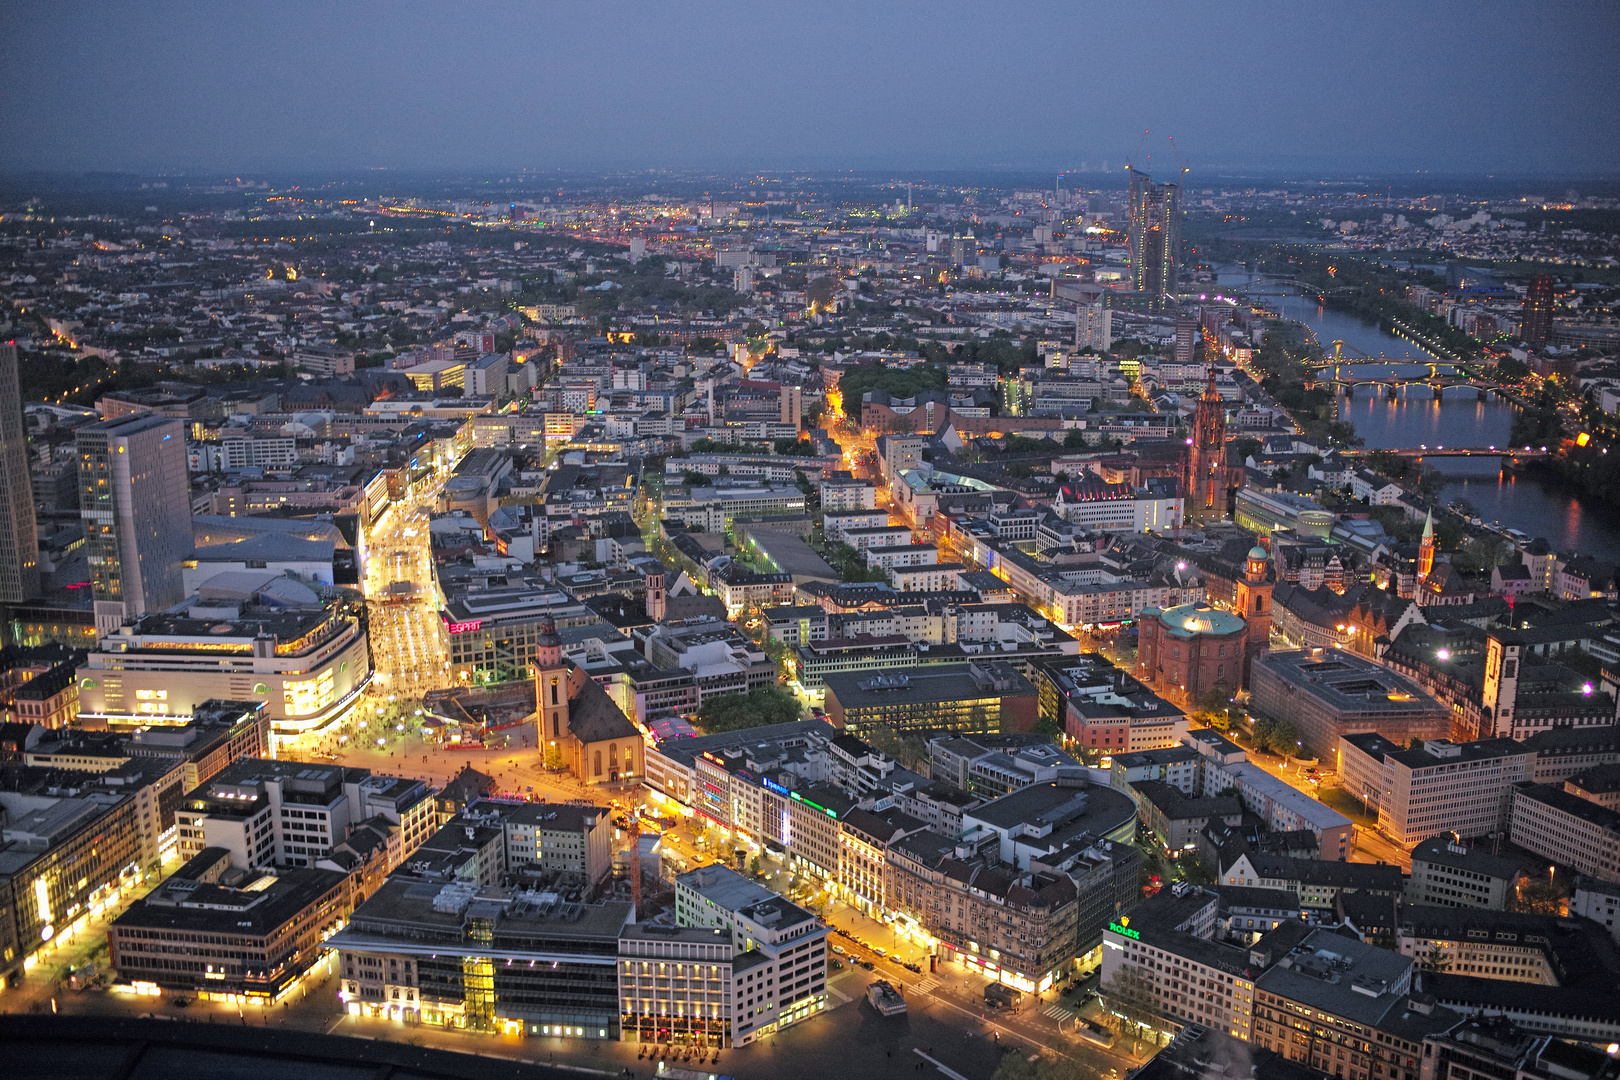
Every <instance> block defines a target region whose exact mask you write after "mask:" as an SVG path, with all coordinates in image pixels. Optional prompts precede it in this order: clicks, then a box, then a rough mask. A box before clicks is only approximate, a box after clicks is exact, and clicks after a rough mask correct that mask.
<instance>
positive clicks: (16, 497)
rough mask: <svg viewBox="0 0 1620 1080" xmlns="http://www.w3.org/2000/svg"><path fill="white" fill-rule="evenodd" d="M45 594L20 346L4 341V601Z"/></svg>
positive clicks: (0, 500) (0, 376)
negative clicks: (41, 583)
mask: <svg viewBox="0 0 1620 1080" xmlns="http://www.w3.org/2000/svg"><path fill="white" fill-rule="evenodd" d="M38 595H39V534H38V533H36V532H35V531H34V492H33V487H32V484H31V481H30V477H29V475H28V428H27V425H26V423H24V421H23V407H22V390H21V388H20V387H19V385H18V380H17V346H15V345H0V603H5V604H20V603H22V602H23V601H24V600H32V599H33V598H34V597H36V596H38Z"/></svg>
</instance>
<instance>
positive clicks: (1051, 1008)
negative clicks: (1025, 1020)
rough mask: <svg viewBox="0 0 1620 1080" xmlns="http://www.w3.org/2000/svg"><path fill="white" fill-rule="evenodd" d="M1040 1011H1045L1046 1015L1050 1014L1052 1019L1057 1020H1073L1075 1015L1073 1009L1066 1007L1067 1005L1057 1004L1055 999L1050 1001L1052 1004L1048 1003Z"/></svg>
mask: <svg viewBox="0 0 1620 1080" xmlns="http://www.w3.org/2000/svg"><path fill="white" fill-rule="evenodd" d="M1041 1012H1043V1013H1045V1014H1046V1015H1047V1016H1050V1017H1051V1018H1052V1019H1054V1020H1058V1021H1062V1020H1073V1019H1074V1018H1075V1015H1076V1014H1075V1011H1074V1010H1073V1009H1071V1008H1068V1007H1067V1006H1064V1005H1059V1004H1058V1003H1057V1002H1055V1001H1054V1002H1052V1004H1050V1005H1048V1006H1047V1007H1046V1008H1044V1009H1042V1010H1041Z"/></svg>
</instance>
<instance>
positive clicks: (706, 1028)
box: [619, 923, 763, 1049]
mask: <svg viewBox="0 0 1620 1080" xmlns="http://www.w3.org/2000/svg"><path fill="white" fill-rule="evenodd" d="M757 959H758V958H757V957H756V956H755V955H752V954H744V955H737V954H736V953H735V951H734V950H733V949H732V946H731V934H730V932H729V931H727V930H720V929H715V928H710V927H696V926H660V925H654V924H651V923H637V924H634V925H631V926H626V927H625V928H624V932H623V933H621V934H620V935H619V1031H620V1038H622V1039H623V1040H624V1041H625V1042H643V1043H652V1044H656V1043H673V1044H674V1045H677V1046H698V1047H704V1048H707V1047H714V1048H717V1049H719V1048H724V1047H728V1046H736V1045H739V1043H740V1041H741V1040H742V1039H743V1038H747V1039H748V1041H750V1042H751V1041H752V1040H753V1038H754V1037H755V1036H757V1034H758V1033H757V1032H753V1033H751V1034H749V1035H746V1036H745V1035H743V1034H742V1033H740V1032H739V1031H738V1030H737V1020H738V1011H739V1010H738V1008H737V1007H736V1005H734V1002H737V998H736V993H737V978H738V975H739V974H742V975H743V976H744V977H745V978H746V979H747V981H746V984H745V985H746V986H748V987H749V988H751V989H752V988H759V989H763V982H762V981H761V980H759V979H757V978H748V976H750V975H754V974H756V969H757V968H758V967H759V964H758V962H757ZM737 1004H740V1002H738V1003H737Z"/></svg>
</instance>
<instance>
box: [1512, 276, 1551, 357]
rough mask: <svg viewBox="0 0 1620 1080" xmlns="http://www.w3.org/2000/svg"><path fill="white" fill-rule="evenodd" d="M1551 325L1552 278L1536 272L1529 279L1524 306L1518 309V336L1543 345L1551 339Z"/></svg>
mask: <svg viewBox="0 0 1620 1080" xmlns="http://www.w3.org/2000/svg"><path fill="white" fill-rule="evenodd" d="M1552 325H1553V279H1552V277H1551V276H1550V275H1548V274H1537V275H1535V276H1534V277H1532V278H1531V279H1530V288H1529V290H1528V291H1527V292H1526V293H1525V294H1524V306H1523V307H1522V308H1520V309H1519V338H1520V339H1521V340H1522V341H1525V342H1527V343H1528V344H1531V345H1545V344H1547V342H1548V341H1550V340H1552Z"/></svg>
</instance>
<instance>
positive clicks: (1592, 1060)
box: [1423, 1014, 1620, 1080]
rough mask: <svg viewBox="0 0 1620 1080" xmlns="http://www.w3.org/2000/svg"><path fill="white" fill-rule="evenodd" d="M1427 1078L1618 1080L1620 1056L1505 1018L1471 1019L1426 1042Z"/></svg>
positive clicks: (1480, 1017) (1494, 1016)
mask: <svg viewBox="0 0 1620 1080" xmlns="http://www.w3.org/2000/svg"><path fill="white" fill-rule="evenodd" d="M1423 1063H1424V1065H1425V1070H1424V1076H1425V1080H1478V1078H1480V1077H1500V1078H1502V1080H1616V1078H1617V1077H1620V1058H1616V1057H1615V1055H1614V1054H1612V1053H1608V1052H1606V1048H1600V1047H1597V1046H1592V1045H1582V1044H1581V1043H1577V1042H1566V1041H1565V1040H1563V1039H1560V1038H1558V1037H1556V1036H1554V1035H1547V1034H1542V1033H1539V1032H1536V1031H1534V1030H1531V1029H1529V1028H1527V1027H1523V1026H1521V1025H1519V1024H1516V1023H1514V1022H1513V1021H1512V1020H1509V1019H1506V1018H1505V1017H1503V1016H1500V1015H1490V1014H1487V1015H1483V1016H1470V1017H1468V1018H1467V1019H1466V1020H1462V1021H1460V1022H1459V1023H1458V1024H1457V1025H1456V1026H1455V1027H1453V1028H1450V1029H1448V1030H1446V1031H1444V1032H1442V1033H1440V1034H1437V1035H1430V1036H1429V1037H1428V1038H1426V1039H1424V1040H1423Z"/></svg>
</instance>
